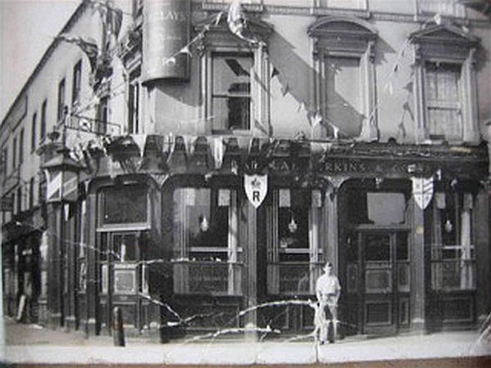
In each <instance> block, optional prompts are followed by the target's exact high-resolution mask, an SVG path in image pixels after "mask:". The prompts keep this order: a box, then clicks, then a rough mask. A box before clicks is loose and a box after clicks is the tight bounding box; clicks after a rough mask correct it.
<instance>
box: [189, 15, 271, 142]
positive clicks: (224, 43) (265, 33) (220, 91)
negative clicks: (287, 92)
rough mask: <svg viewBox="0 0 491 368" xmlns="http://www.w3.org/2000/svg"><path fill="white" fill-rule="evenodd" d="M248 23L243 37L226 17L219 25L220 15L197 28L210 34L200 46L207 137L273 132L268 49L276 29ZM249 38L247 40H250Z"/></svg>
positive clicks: (206, 34)
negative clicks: (265, 47) (268, 43)
mask: <svg viewBox="0 0 491 368" xmlns="http://www.w3.org/2000/svg"><path fill="white" fill-rule="evenodd" d="M244 17H246V18H247V22H246V29H245V30H244V31H243V32H242V36H243V37H238V36H237V35H235V34H233V33H232V32H231V31H230V29H229V27H228V23H227V20H226V19H225V18H226V17H222V18H221V19H220V22H219V24H217V25H215V26H214V27H211V28H210V27H209V24H211V23H213V22H215V23H216V15H215V16H214V17H212V18H210V19H206V20H205V21H203V22H202V23H200V24H198V25H197V26H196V28H197V31H198V32H201V31H203V30H205V29H207V30H208V31H207V32H206V33H205V38H204V39H203V40H201V42H202V43H203V44H202V45H201V46H200V47H202V48H203V49H204V51H205V52H204V53H203V56H202V60H201V61H202V62H201V76H202V83H201V84H202V88H203V89H202V95H203V97H204V98H203V101H204V105H203V115H204V116H203V117H204V121H205V123H204V125H203V126H202V127H200V128H199V129H201V130H202V132H201V133H204V134H210V133H216V134H223V133H233V132H253V131H257V132H258V133H259V134H261V132H262V133H266V134H267V133H268V132H269V124H270V122H269V112H268V111H267V109H268V106H269V104H268V103H267V102H266V101H267V99H268V98H269V96H268V92H267V91H268V89H269V80H270V78H269V75H267V72H266V71H267V69H268V68H267V58H266V53H265V51H264V47H262V46H261V45H264V44H265V42H266V40H267V38H268V37H269V35H270V34H271V33H272V31H273V28H272V26H271V25H269V24H267V23H265V22H263V21H261V20H259V19H257V18H253V17H248V16H247V14H245V15H244ZM244 35H247V37H246V36H244Z"/></svg>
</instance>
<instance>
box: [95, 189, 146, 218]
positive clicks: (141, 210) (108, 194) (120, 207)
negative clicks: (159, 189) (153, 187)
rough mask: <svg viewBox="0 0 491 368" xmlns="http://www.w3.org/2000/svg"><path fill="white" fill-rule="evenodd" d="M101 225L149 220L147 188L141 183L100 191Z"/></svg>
mask: <svg viewBox="0 0 491 368" xmlns="http://www.w3.org/2000/svg"><path fill="white" fill-rule="evenodd" d="M99 200H100V204H101V206H100V207H101V211H102V213H101V216H100V219H99V225H100V226H103V227H104V226H111V225H116V224H141V223H146V222H147V217H148V215H147V209H148V203H147V190H146V188H143V189H142V186H141V185H140V186H139V185H131V186H129V185H128V186H122V187H114V188H108V189H104V190H102V192H101V193H100V197H99Z"/></svg>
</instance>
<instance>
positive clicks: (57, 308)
mask: <svg viewBox="0 0 491 368" xmlns="http://www.w3.org/2000/svg"><path fill="white" fill-rule="evenodd" d="M60 209H61V205H60V204H58V203H56V204H54V203H51V204H48V323H49V325H51V326H53V327H55V326H60V325H61V323H62V298H63V295H62V292H63V285H62V283H61V278H62V275H61V273H62V254H61V249H60V246H61V244H60V241H61V237H60V229H59V224H60V223H61V222H60V216H61V210H60Z"/></svg>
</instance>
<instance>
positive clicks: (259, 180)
mask: <svg viewBox="0 0 491 368" xmlns="http://www.w3.org/2000/svg"><path fill="white" fill-rule="evenodd" d="M244 189H245V192H246V194H247V198H248V199H249V201H250V202H251V203H252V205H253V206H254V207H255V208H258V207H259V206H260V205H261V203H263V201H264V198H266V194H267V193H268V175H244Z"/></svg>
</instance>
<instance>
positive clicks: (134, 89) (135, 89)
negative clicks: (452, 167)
mask: <svg viewBox="0 0 491 368" xmlns="http://www.w3.org/2000/svg"><path fill="white" fill-rule="evenodd" d="M139 132H140V84H139V82H138V81H137V80H134V81H132V82H131V83H130V84H129V86H128V133H129V134H138V133H139Z"/></svg>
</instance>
